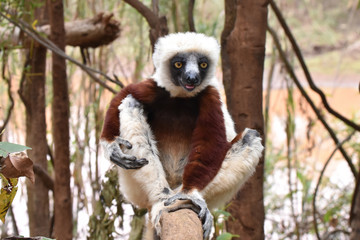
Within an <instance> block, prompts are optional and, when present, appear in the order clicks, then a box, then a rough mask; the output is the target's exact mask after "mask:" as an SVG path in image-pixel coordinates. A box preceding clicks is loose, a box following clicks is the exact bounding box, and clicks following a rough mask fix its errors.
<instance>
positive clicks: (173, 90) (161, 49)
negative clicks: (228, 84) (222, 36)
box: [152, 32, 220, 97]
mask: <svg viewBox="0 0 360 240" xmlns="http://www.w3.org/2000/svg"><path fill="white" fill-rule="evenodd" d="M184 52H198V53H201V54H204V55H205V56H207V57H208V58H209V59H210V66H209V69H208V73H207V77H206V79H204V80H203V82H202V84H201V85H200V86H197V87H196V88H195V89H194V90H193V91H191V92H188V91H186V90H185V89H184V88H183V87H181V86H175V85H174V84H173V83H172V81H171V74H170V69H169V61H170V59H171V58H172V57H174V56H175V55H176V54H178V53H184ZM219 54H220V45H219V44H218V42H217V41H216V39H215V38H213V37H208V36H206V35H204V34H201V33H194V32H186V33H173V34H169V35H167V36H165V37H162V38H159V39H158V41H157V42H156V44H155V50H154V54H153V62H154V66H155V73H154V75H153V76H152V77H153V79H154V80H155V81H156V82H157V84H158V85H159V86H160V87H163V88H165V89H166V90H167V91H168V92H169V93H170V95H171V96H172V97H193V96H195V95H197V94H198V93H199V92H201V91H202V90H204V88H206V87H207V86H209V85H214V86H216V85H217V84H218V83H217V79H216V77H215V71H216V65H217V62H218V60H219Z"/></svg>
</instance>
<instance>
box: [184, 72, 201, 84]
mask: <svg viewBox="0 0 360 240" xmlns="http://www.w3.org/2000/svg"><path fill="white" fill-rule="evenodd" d="M186 82H187V83H189V84H193V85H194V84H197V83H198V82H199V76H198V74H194V73H192V74H191V73H190V74H187V76H186Z"/></svg>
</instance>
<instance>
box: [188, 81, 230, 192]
mask: <svg viewBox="0 0 360 240" xmlns="http://www.w3.org/2000/svg"><path fill="white" fill-rule="evenodd" d="M199 104H200V105H199V116H198V119H197V121H196V127H195V130H194V132H193V135H192V139H191V148H192V150H191V153H190V156H189V163H188V164H187V165H186V167H185V171H184V175H183V189H184V190H185V191H186V190H190V189H193V188H196V189H198V190H202V189H203V188H204V187H205V186H206V185H207V184H208V183H209V182H210V181H211V180H212V179H213V178H214V177H215V175H216V174H217V172H218V171H219V169H220V167H221V164H222V161H223V160H224V158H225V155H226V152H227V151H228V150H229V149H230V147H231V143H229V142H228V141H227V140H226V131H225V123H224V116H223V112H222V110H221V102H220V96H219V93H218V91H217V90H216V89H215V88H213V87H211V86H209V87H207V88H206V89H205V90H204V91H203V92H202V93H201V94H200V103H199Z"/></svg>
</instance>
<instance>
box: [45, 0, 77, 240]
mask: <svg viewBox="0 0 360 240" xmlns="http://www.w3.org/2000/svg"><path fill="white" fill-rule="evenodd" d="M48 4H49V7H50V14H49V15H50V26H51V34H50V39H51V40H52V41H53V42H54V43H55V44H56V45H57V46H58V47H59V48H60V49H62V50H63V51H64V49H65V28H64V8H63V1H62V0H48ZM52 76H53V94H54V95H53V102H52V126H53V129H52V130H53V137H54V147H55V151H54V160H55V162H54V165H55V184H54V208H55V224H54V232H55V237H56V239H59V240H63V239H64V240H70V239H72V227H73V226H72V209H71V207H72V203H71V199H72V198H71V192H70V177H71V176H70V175H71V174H70V169H69V165H70V151H69V93H68V84H67V78H66V65H65V59H64V58H62V57H60V56H58V55H56V54H54V53H53V54H52Z"/></svg>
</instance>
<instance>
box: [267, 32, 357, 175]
mask: <svg viewBox="0 0 360 240" xmlns="http://www.w3.org/2000/svg"><path fill="white" fill-rule="evenodd" d="M267 30H268V32H269V33H270V35H271V36H272V38H273V40H274V43H275V45H276V48H277V49H278V51H279V55H280V58H281V60H282V61H283V63H284V65H285V68H286V70H287V72H288V74H289V76H290V77H291V78H292V79H293V80H294V83H295V84H296V86H297V87H298V89H299V90H300V92H301V94H302V95H303V97H304V98H305V99H306V101H307V102H308V103H309V105H310V107H311V108H312V110H313V111H314V112H315V114H316V116H317V117H318V119H319V120H320V122H321V123H322V124H323V126H324V127H325V129H326V130H327V131H328V132H329V134H330V136H331V138H332V139H333V141H334V143H335V145H338V144H339V140H338V138H337V136H336V134H335V132H334V131H333V130H332V128H331V127H330V126H329V124H328V123H327V122H326V121H325V119H324V117H323V116H322V114H321V113H320V111H319V110H318V109H317V107H316V106H315V104H314V102H313V101H312V100H311V98H310V96H309V95H308V94H307V92H306V91H305V89H304V88H303V86H302V85H301V83H300V81H299V79H298V78H297V77H296V75H295V72H294V70H293V68H292V66H291V64H290V62H289V61H288V60H287V58H286V54H285V52H284V51H283V50H282V48H281V44H280V41H279V39H278V37H277V35H276V33H275V31H274V30H273V29H272V28H271V27H270V26H268V27H267ZM339 150H340V152H341V154H342V155H343V157H344V158H345V160H346V162H347V163H348V165H349V167H350V169H351V172H352V173H353V175H354V177H357V175H358V172H357V170H356V168H355V166H354V164H353V163H352V160H351V158H350V157H349V156H348V154H347V153H346V151H345V150H344V148H343V147H342V146H339Z"/></svg>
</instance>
